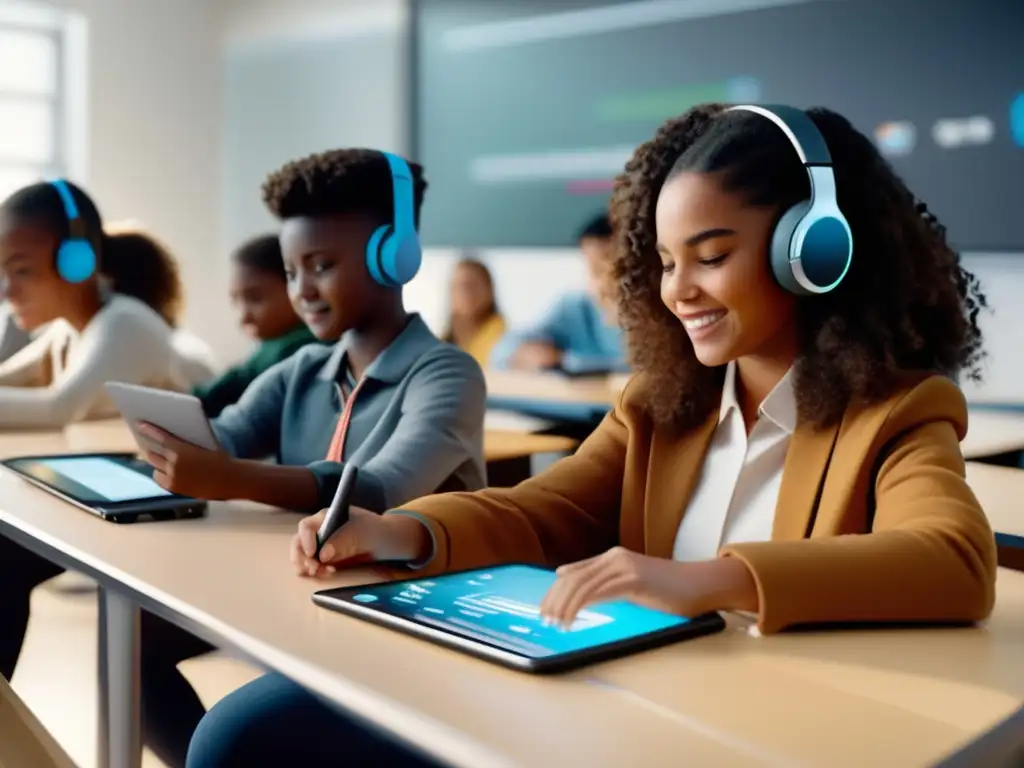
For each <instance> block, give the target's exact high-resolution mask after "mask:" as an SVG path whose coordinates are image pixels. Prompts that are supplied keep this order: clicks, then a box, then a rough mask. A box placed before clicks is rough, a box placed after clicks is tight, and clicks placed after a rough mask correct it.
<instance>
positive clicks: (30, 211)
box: [0, 181, 196, 679]
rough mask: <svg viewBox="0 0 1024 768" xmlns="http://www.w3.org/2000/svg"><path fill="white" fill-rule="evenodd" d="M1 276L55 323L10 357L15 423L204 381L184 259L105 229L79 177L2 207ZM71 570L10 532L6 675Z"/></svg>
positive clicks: (6, 375)
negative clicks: (188, 317) (113, 385)
mask: <svg viewBox="0 0 1024 768" xmlns="http://www.w3.org/2000/svg"><path fill="white" fill-rule="evenodd" d="M101 271H102V274H101ZM0 273H2V276H3V282H4V285H5V287H6V298H7V299H8V301H9V302H10V305H11V308H12V310H13V312H14V314H15V318H16V319H17V322H18V324H19V325H20V326H21V327H22V328H25V329H27V330H34V329H36V328H39V327H41V326H43V325H45V324H47V323H48V324H49V327H48V328H46V330H44V331H43V332H42V333H41V334H40V335H39V337H38V338H36V339H35V340H34V341H33V342H32V343H31V344H30V345H29V346H27V347H26V348H25V349H23V350H22V351H21V352H19V353H17V354H16V355H14V356H13V357H12V358H10V359H9V360H7V361H6V362H5V363H3V364H2V365H0V426H2V427H3V428H8V429H10V428H26V427H61V426H63V425H65V424H66V423H68V422H70V421H73V420H76V419H83V418H96V417H113V416H116V415H117V410H116V409H115V408H114V407H113V404H112V403H109V402H108V400H107V398H106V397H105V393H104V390H103V384H104V383H105V382H107V381H111V380H116V381H125V382H129V383H133V384H143V385H148V386H154V387H164V388H168V389H178V390H186V389H188V388H189V387H191V386H192V385H193V384H195V383H196V382H194V381H189V380H187V379H184V378H183V371H184V370H186V369H187V366H186V365H184V364H183V362H182V361H181V360H180V359H179V357H178V354H177V353H176V351H175V349H174V343H173V339H172V336H173V331H172V329H171V327H170V325H169V321H172V320H173V319H174V318H175V312H176V307H177V306H178V304H179V303H180V295H181V287H180V285H179V283H178V279H177V271H176V269H175V266H174V262H173V260H172V259H171V258H170V256H169V254H168V253H167V252H166V251H165V250H164V249H163V248H161V247H160V246H159V245H158V244H157V243H155V241H154V240H152V239H151V238H148V237H144V236H139V235H138V234H135V235H130V234H118V235H111V234H109V233H107V232H105V231H104V226H103V221H102V219H101V217H100V213H99V211H98V210H97V208H96V205H95V204H94V203H93V201H92V200H91V199H90V198H89V197H88V196H87V195H86V194H85V192H83V191H82V190H81V189H79V188H78V187H77V186H75V185H74V184H71V183H69V182H60V181H58V182H53V183H41V184H34V185H32V186H30V187H26V188H24V189H22V190H20V191H18V192H15V193H14V194H13V195H12V196H11V197H9V198H8V199H7V200H5V201H3V202H2V203H0ZM130 294H134V295H130ZM63 570H64V569H63V568H61V567H60V566H58V565H55V564H53V563H51V562H50V561H48V560H46V559H45V558H43V557H40V556H38V555H36V554H34V553H32V552H30V551H29V550H27V549H25V548H23V547H22V546H20V545H19V544H16V543H15V542H13V541H11V540H10V539H8V538H6V537H3V536H0V584H2V585H3V587H2V588H0V616H2V617H3V618H2V619H0V675H2V676H3V677H6V678H7V679H10V678H11V677H12V676H13V675H14V667H15V664H16V663H17V660H18V655H19V654H20V652H21V646H22V642H23V641H24V638H25V630H26V627H27V626H28V618H29V601H30V596H31V594H32V590H33V589H35V587H36V586H38V585H39V584H41V583H43V582H44V581H47V580H49V579H51V578H53V577H54V576H57V575H58V574H60V573H62V572H63Z"/></svg>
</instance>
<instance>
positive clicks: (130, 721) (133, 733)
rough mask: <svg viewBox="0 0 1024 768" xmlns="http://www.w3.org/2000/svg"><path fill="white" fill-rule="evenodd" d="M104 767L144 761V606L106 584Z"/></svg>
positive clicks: (100, 760)
mask: <svg viewBox="0 0 1024 768" xmlns="http://www.w3.org/2000/svg"><path fill="white" fill-rule="evenodd" d="M99 603H100V627H99V629H100V636H99V657H100V658H99V668H100V701H99V722H98V725H99V734H98V735H99V741H98V745H99V754H98V755H97V765H98V766H99V768H139V766H140V765H141V764H142V728H141V724H140V711H139V710H140V685H139V634H140V630H139V627H140V614H139V607H138V606H137V605H135V603H133V602H132V601H131V600H129V599H128V598H127V597H124V596H123V595H119V594H117V593H116V592H112V591H110V590H109V589H104V588H102V587H101V588H100V591H99Z"/></svg>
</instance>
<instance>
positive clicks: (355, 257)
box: [281, 214, 387, 341]
mask: <svg viewBox="0 0 1024 768" xmlns="http://www.w3.org/2000/svg"><path fill="white" fill-rule="evenodd" d="M373 228H374V225H373V223H372V222H370V221H369V219H367V218H366V217H363V216H359V215H355V214H351V215H348V214H346V215H339V216H326V217H297V218H292V219H287V220H286V221H285V222H284V224H283V226H282V227H281V251H282V255H283V256H284V266H285V271H286V273H287V275H288V295H289V297H290V298H291V301H292V306H294V307H295V311H296V312H297V313H298V315H299V317H301V318H302V320H303V321H304V322H305V323H306V325H308V326H309V329H310V330H311V331H312V332H313V335H315V336H316V337H317V338H318V339H320V340H321V341H336V340H337V339H339V338H340V337H341V335H342V334H343V333H345V331H347V330H349V329H351V328H359V327H361V326H362V325H363V324H364V323H365V322H366V320H367V319H368V318H369V317H370V316H371V312H372V309H373V307H374V306H375V304H376V303H377V302H379V301H380V300H382V299H383V298H384V295H383V294H384V292H385V291H387V289H386V288H383V287H381V286H379V285H378V284H377V283H376V282H374V280H373V278H372V277H370V273H369V270H368V269H367V267H366V243H367V241H368V240H369V238H370V235H371V234H372V232H373Z"/></svg>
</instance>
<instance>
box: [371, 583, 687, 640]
mask: <svg viewBox="0 0 1024 768" xmlns="http://www.w3.org/2000/svg"><path fill="white" fill-rule="evenodd" d="M554 581H555V574H554V573H552V572H551V571H545V570H541V569H537V568H530V567H528V566H519V565H509V566H497V567H495V568H491V569H486V570H479V571H471V572H467V573H455V574H449V575H446V576H438V577H434V578H431V579H424V580H422V581H407V582H403V583H400V584H380V585H374V586H372V587H367V588H366V589H365V591H363V592H357V593H355V594H354V595H353V596H352V597H351V600H352V601H354V602H357V603H363V604H364V605H373V606H374V607H375V608H380V609H381V610H383V611H385V612H386V613H391V614H395V615H398V616H403V617H406V618H411V619H415V620H416V621H418V622H420V623H422V624H427V625H429V626H432V627H437V628H439V629H443V630H445V631H447V632H449V633H451V634H455V635H462V636H463V637H468V638H472V639H474V640H481V641H483V642H486V643H489V644H491V645H496V646H498V647H500V648H504V649H506V650H509V651H513V652H515V653H518V654H520V655H522V656H528V657H530V658H540V657H543V656H553V655H557V654H562V653H571V652H572V651H579V650H583V649H586V648H593V647H595V646H599V645H607V644H609V643H614V642H617V641H620V640H626V639H629V638H632V637H637V636H640V635H646V634H649V633H651V632H657V631H658V630H662V629H667V628H669V627H677V626H680V625H683V624H686V623H688V622H689V619H686V618H683V617H682V616H672V615H670V614H667V613H662V612H660V611H654V610H651V609H649V608H644V607H642V606H639V605H634V604H633V603H628V602H625V601H610V602H605V603H595V604H594V605H592V606H589V607H587V608H585V609H584V610H583V611H581V612H580V613H579V615H578V616H577V617H576V621H575V622H574V623H573V625H572V627H570V628H569V629H565V630H563V629H559V628H557V627H549V626H544V624H543V623H542V622H541V619H540V612H539V606H540V603H541V601H542V600H543V598H544V595H545V594H547V591H548V589H549V588H550V587H551V585H552V584H553V583H554Z"/></svg>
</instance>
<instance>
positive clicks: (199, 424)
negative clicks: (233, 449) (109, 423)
mask: <svg viewBox="0 0 1024 768" xmlns="http://www.w3.org/2000/svg"><path fill="white" fill-rule="evenodd" d="M103 386H104V388H105V389H106V390H107V394H108V395H110V399H111V400H113V401H114V405H115V406H117V410H119V411H120V412H121V416H122V417H123V418H124V420H125V422H126V423H127V424H128V428H129V429H131V431H132V435H133V436H134V437H135V442H136V443H138V444H139V447H140V448H145V446H146V441H145V439H144V438H142V437H141V436H140V435H139V432H138V428H139V424H140V423H143V422H146V423H149V424H152V425H153V426H155V427H160V429H162V430H164V431H165V432H169V433H170V434H172V435H174V436H175V437H177V438H179V439H181V440H184V441H185V442H187V443H191V444H192V445H196V446H198V447H200V448H205V449H207V450H209V451H215V450H217V449H218V447H219V445H218V443H217V437H216V436H215V435H214V433H213V428H212V427H211V426H210V421H209V419H207V418H206V413H205V412H204V411H203V404H202V403H201V402H200V401H199V398H197V397H194V396H192V395H186V394H183V393H181V392H171V391H169V390H165V389H154V388H152V387H140V386H138V385H136V384H123V383H121V382H117V381H108V382H107V383H106V384H104V385H103Z"/></svg>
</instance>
